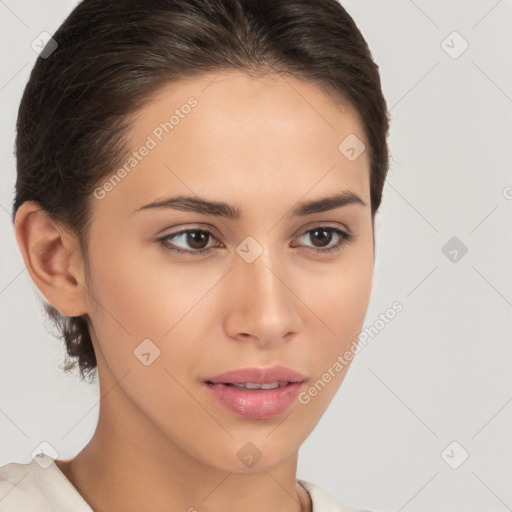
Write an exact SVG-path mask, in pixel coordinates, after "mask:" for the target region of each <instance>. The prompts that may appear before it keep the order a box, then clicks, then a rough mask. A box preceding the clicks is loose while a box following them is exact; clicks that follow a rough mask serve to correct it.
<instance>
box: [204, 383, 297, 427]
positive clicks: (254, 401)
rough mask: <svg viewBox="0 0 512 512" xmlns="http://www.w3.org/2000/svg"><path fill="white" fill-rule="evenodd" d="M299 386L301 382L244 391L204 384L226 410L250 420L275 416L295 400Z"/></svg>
mask: <svg viewBox="0 0 512 512" xmlns="http://www.w3.org/2000/svg"><path fill="white" fill-rule="evenodd" d="M301 385H302V383H301V382H293V383H290V384H287V385H286V386H283V387H280V388H276V389H244V388H239V387H236V386H228V385H226V384H212V383H210V382H207V383H206V386H207V387H208V388H209V389H210V390H211V392H212V393H213V396H214V397H215V398H216V399H217V400H218V401H219V402H220V403H221V404H223V405H224V406H225V407H226V408H227V409H229V410H230V411H231V412H234V413H235V414H237V415H239V416H243V417H244V418H250V419H265V418H272V417H273V416H277V415H278V414H280V413H281V412H283V411H284V410H285V409H287V408H288V407H289V406H290V405H291V404H292V402H293V401H294V400H295V399H296V398H297V395H298V393H299V390H300V387H301Z"/></svg>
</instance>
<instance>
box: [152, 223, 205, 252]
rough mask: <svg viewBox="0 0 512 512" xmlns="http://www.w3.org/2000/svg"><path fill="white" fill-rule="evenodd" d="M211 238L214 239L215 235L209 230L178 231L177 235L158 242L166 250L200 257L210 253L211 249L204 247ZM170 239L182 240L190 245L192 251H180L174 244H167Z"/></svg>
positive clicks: (172, 234)
mask: <svg viewBox="0 0 512 512" xmlns="http://www.w3.org/2000/svg"><path fill="white" fill-rule="evenodd" d="M210 238H214V237H213V234H212V233H211V232H210V231H208V230H207V229H184V230H182V231H178V232H177V233H171V234H170V235H166V236H164V237H162V238H160V239H158V242H159V243H160V244H161V245H162V246H164V247H165V248H166V249H170V250H172V251H175V252H177V253H181V254H183V253H185V254H190V255H191V256H199V255H201V254H204V253H207V252H209V251H210V248H209V247H202V246H203V245H204V243H205V241H208V240H209V239H210ZM169 239H181V241H182V242H186V243H189V244H190V246H191V247H192V249H191V250H187V249H185V250H183V249H180V248H179V247H176V245H175V244H174V243H173V244H169V243H168V242H167V240H169ZM198 246H199V248H198Z"/></svg>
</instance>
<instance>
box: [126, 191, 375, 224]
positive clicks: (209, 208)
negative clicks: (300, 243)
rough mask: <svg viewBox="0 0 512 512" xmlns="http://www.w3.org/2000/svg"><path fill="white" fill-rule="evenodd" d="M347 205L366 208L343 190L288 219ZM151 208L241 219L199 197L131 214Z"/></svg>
mask: <svg viewBox="0 0 512 512" xmlns="http://www.w3.org/2000/svg"><path fill="white" fill-rule="evenodd" d="M348 204H359V205H361V206H366V203H365V202H364V201H363V200H362V199H361V198H360V197H359V196H357V195H356V194H354V193H353V192H351V191H349V190H344V191H342V192H341V193H338V194H336V195H333V196H329V197H323V198H321V199H315V200H314V201H302V202H300V203H298V204H297V205H296V206H295V207H294V208H293V209H292V211H291V213H290V214H289V217H290V218H291V217H304V216H306V215H312V214H313V213H321V212H326V211H328V210H334V209H336V208H341V207H342V206H346V205H348ZM153 208H172V209H175V210H181V211H185V212H195V213H202V214H204V215H214V216H216V217H225V218H227V219H231V220H239V219H241V218H242V213H241V211H240V209H238V208H236V207H234V206H231V205H229V204H227V203H224V202H221V201H210V200H207V199H204V198H202V197H199V196H176V197H169V198H166V199H162V200H160V201H154V202H152V203H149V204H146V205H144V206H141V207H140V208H137V209H136V210H134V211H133V213H135V212H138V211H141V210H148V209H153Z"/></svg>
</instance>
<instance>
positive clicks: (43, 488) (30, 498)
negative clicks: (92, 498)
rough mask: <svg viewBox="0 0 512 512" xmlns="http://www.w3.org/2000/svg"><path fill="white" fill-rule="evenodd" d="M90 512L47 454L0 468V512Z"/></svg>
mask: <svg viewBox="0 0 512 512" xmlns="http://www.w3.org/2000/svg"><path fill="white" fill-rule="evenodd" d="M67 507H69V508H68V509H69V510H73V511H77V512H90V511H91V509H90V507H89V506H88V505H87V504H86V502H85V501H83V500H82V498H81V496H80V495H79V494H78V492H77V491H76V490H75V488H74V487H73V486H72V485H71V483H70V482H69V481H68V480H67V479H66V477H65V476H64V474H63V473H62V472H61V471H60V470H59V468H58V467H57V466H56V465H55V463H54V461H53V459H52V458H51V457H49V456H47V455H44V456H42V457H39V456H36V457H34V458H33V459H32V460H31V461H30V462H28V463H21V462H10V463H9V464H5V465H3V466H0V512H19V511H23V512H55V511H60V510H66V508H67Z"/></svg>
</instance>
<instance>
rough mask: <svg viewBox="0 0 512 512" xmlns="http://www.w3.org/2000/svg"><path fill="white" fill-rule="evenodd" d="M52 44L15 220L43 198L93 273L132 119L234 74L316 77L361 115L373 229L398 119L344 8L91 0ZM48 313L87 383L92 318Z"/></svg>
mask: <svg viewBox="0 0 512 512" xmlns="http://www.w3.org/2000/svg"><path fill="white" fill-rule="evenodd" d="M53 38H54V39H55V41H56V42H57V45H58V46H57V48H56V49H55V50H54V51H53V52H52V53H50V54H49V55H45V53H44V52H43V53H42V55H40V56H39V57H38V59H37V61H36V63H35V65H34V68H33V70H32V72H31V75H30V79H29V81H28V83H27V85H26V88H25V91H24V94H23V98H22V100H21V104H20V108H19V112H18V120H17V135H16V158H17V181H16V194H15V199H14V206H13V214H12V219H13V221H14V218H15V215H16V211H17V209H18V207H19V206H20V205H21V204H22V203H23V202H25V201H28V200H32V201H36V202H38V203H39V204H40V205H41V207H42V208H43V209H44V210H45V211H46V212H47V213H48V215H49V216H50V218H51V219H53V220H54V221H58V222H61V223H63V224H64V225H65V226H67V227H68V228H70V229H71V231H72V232H73V233H75V234H76V235H77V237H78V240H79V243H80V247H81V250H82V255H83V258H84V262H85V266H86V269H87V261H88V252H87V247H88V233H89V227H90V221H91V217H90V212H91V196H92V191H93V190H94V188H95V187H96V186H97V185H98V184H99V183H100V182H102V181H103V179H104V178H105V177H106V176H108V175H110V174H111V172H112V170H113V169H115V168H116V167H117V166H119V165H120V164H121V162H122V161H123V158H124V156H125V155H126V154H127V152H128V148H127V147H126V138H125V136H126V134H127V130H128V129H129V119H130V115H131V114H133V113H134V112H136V111H137V110H138V109H139V108H140V107H142V106H143V105H144V100H145V99H147V98H148V97H149V96H150V95H151V93H153V92H154V91H156V90H157V89H158V88H159V87H161V86H163V85H164V84H166V83H169V82H172V81H177V80H180V79H183V78H193V77H197V76H199V75H202V74H204V73H207V72H213V71H221V70H224V69H233V70H241V71H244V72H246V73H247V74H249V75H250V76H254V75H258V74H263V73H266V72H276V73H281V74H288V75H290V76H293V77H295V78H298V79H302V80H309V81H311V82H313V83H315V84H317V85H319V86H320V87H322V88H323V89H324V90H326V91H328V92H329V93H331V94H333V95H334V96H336V97H337V98H339V99H341V100H343V101H346V102H348V103H349V104H351V105H352V106H353V107H354V108H355V110H356V112H357V114H358V116H359V118H360V120H361V122H362V125H363V128H364V130H365V134H366V137H367V140H368V142H369V148H367V151H369V153H368V154H369V157H370V193H371V209H372V221H373V218H374V216H375V212H376V211H377V209H378V208H379V205H380V202H381V198H382V189H383V186H384V181H385V178H386V174H387V171H388V147H387V134H388V125H389V118H388V112H387V108H386V102H385V99H384V97H383V94H382V91H381V83H380V77H379V72H378V66H377V65H376V64H375V62H374V61H373V59H372V55H371V53H370V50H369V48H368V46H367V44H366V41H365V40H364V38H363V36H362V34H361V33H360V31H359V29H358V28H357V26H356V24H355V23H354V21H353V19H352V18H351V17H350V15H349V14H348V13H347V12H346V11H345V9H344V8H343V7H342V6H341V5H340V4H339V3H338V1H336V0H116V1H112V0H83V1H82V2H81V3H80V4H79V5H78V6H77V7H76V8H75V9H74V10H73V11H72V13H71V14H70V15H69V16H68V17H67V18H66V20H65V21H64V22H63V24H62V25H61V26H60V27H59V29H58V30H57V32H56V33H55V34H54V35H53ZM47 48H48V50H49V46H47ZM340 142H341V141H340ZM44 307H45V310H46V312H47V314H48V315H49V316H50V318H51V319H52V321H53V322H54V323H55V325H56V326H58V328H59V331H60V333H61V338H62V339H64V341H65V343H66V348H67V355H68V356H69V358H71V359H69V358H68V359H66V363H67V364H66V366H65V367H64V369H65V370H66V371H68V370H70V369H72V368H74V367H75V366H76V364H77V362H76V360H75V361H72V360H73V359H77V360H78V366H79V368H80V375H81V377H82V378H83V377H84V376H85V375H86V374H87V375H93V374H95V373H96V357H95V354H94V349H93V345H92V342H91V336H90V334H89V322H90V319H89V317H88V315H82V316H78V317H68V316H66V315H63V314H62V313H60V312H59V311H57V310H56V309H55V308H54V307H53V306H52V305H51V304H48V303H45V304H44ZM70 361H71V362H70Z"/></svg>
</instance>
